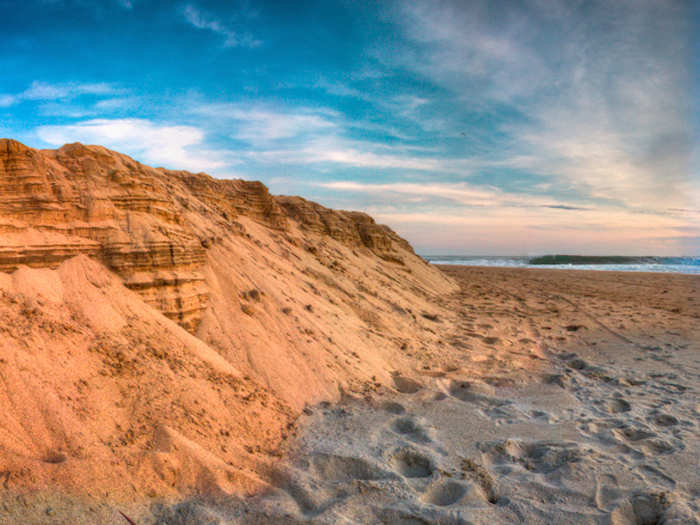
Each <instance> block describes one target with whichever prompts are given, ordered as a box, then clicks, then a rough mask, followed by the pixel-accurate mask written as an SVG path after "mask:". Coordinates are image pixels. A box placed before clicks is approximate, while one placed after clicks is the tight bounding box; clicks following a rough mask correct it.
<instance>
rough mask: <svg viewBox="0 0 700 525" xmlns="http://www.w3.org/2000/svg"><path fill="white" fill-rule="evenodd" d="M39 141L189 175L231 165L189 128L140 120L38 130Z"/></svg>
mask: <svg viewBox="0 0 700 525" xmlns="http://www.w3.org/2000/svg"><path fill="white" fill-rule="evenodd" d="M36 134H37V136H38V137H39V139H40V140H42V141H43V142H45V143H47V144H50V145H52V146H61V145H63V144H66V143H70V142H83V143H86V144H99V145H102V146H107V147H108V148H112V149H115V150H117V151H120V152H125V153H128V154H130V155H133V156H135V157H137V158H138V159H139V160H142V161H144V162H146V163H149V164H154V165H163V166H166V167H169V168H173V169H189V170H192V171H197V172H199V171H202V170H217V169H219V168H223V167H225V166H227V165H231V164H233V163H235V158H233V157H232V156H231V155H230V154H228V153H227V152H224V151H220V150H210V149H207V148H206V146H205V143H204V139H205V133H204V131H203V130H201V129H199V128H196V127H193V126H174V125H168V124H161V123H156V122H151V121H149V120H144V119H111V120H110V119H94V120H86V121H82V122H78V123H76V124H68V125H57V126H40V127H39V128H37V130H36Z"/></svg>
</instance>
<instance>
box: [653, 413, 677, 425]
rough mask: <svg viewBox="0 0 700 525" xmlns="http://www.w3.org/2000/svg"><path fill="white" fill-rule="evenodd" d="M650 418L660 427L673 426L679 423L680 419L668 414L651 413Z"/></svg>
mask: <svg viewBox="0 0 700 525" xmlns="http://www.w3.org/2000/svg"><path fill="white" fill-rule="evenodd" d="M649 419H650V420H651V422H652V423H654V424H655V425H657V426H659V427H672V426H675V425H677V424H678V420H677V419H676V418H675V417H673V416H671V415H668V414H662V413H658V414H651V415H650V417H649Z"/></svg>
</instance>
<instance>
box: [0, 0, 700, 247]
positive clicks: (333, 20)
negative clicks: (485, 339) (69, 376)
mask: <svg viewBox="0 0 700 525" xmlns="http://www.w3.org/2000/svg"><path fill="white" fill-rule="evenodd" d="M699 20H700V11H699V10H698V6H697V3H694V2H691V1H687V2H682V1H672V0H669V1H663V2H662V1H657V0H629V1H624V2H622V1H621V2H609V1H601V2H596V1H577V0H532V1H527V2H515V1H502V2H495V1H486V0H484V1H478V0H475V1H470V2H466V1H435V2H428V1H425V2H422V1H415V2H405V1H402V2H392V1H382V2H369V1H366V2H363V1H349V0H348V1H330V0H325V1H300V2H287V1H278V2H253V1H247V2H244V1H241V2H231V1H229V2H212V1H208V2H206V1H204V0H192V1H184V2H177V1H175V2H171V1H168V2H156V1H150V0H104V1H102V2H95V1H89V0H44V1H40V0H28V1H24V2H18V1H7V0H0V49H1V52H0V72H2V75H0V136H7V137H12V138H16V139H18V140H20V141H22V142H24V143H26V144H28V145H30V146H34V147H42V148H47V147H51V148H53V147H57V146H61V145H62V144H64V143H67V142H74V141H80V142H85V143H93V144H102V145H105V146H107V147H110V148H113V149H116V150H118V151H121V152H124V153H127V154H130V155H132V156H133V157H135V158H136V159H138V160H140V161H142V162H145V163H147V164H151V165H156V166H165V167H168V168H173V169H188V170H190V171H205V172H207V173H210V174H212V175H214V176H217V177H223V178H235V177H242V178H247V179H257V180H262V181H263V182H265V183H266V184H267V185H268V186H269V187H270V189H271V190H272V192H273V193H278V194H298V195H303V196H305V197H307V198H311V199H313V200H317V201H319V202H321V203H323V204H325V205H328V206H332V207H337V208H346V209H360V210H364V211H367V212H369V213H371V214H372V215H373V216H375V217H376V218H377V219H378V220H379V221H380V222H383V223H386V224H389V225H390V226H392V227H393V228H394V229H395V230H396V231H398V232H399V233H400V234H402V235H404V236H405V237H406V238H408V239H409V240H410V241H411V242H412V243H413V244H414V246H415V247H416V249H417V250H418V251H419V252H421V253H426V254H427V253H433V254H434V253H442V254H449V253H453V254H536V253H553V252H556V253H587V254H594V253H622V254H669V255H680V254H687V255H698V254H700V157H699V155H698V152H697V144H698V143H699V142H700V134H699V130H700V117H699V114H700V108H699V107H698V104H699V102H698V101H699V100H700V73H699V72H698V64H699V63H700V43H699V41H700V39H699V38H698V37H697V34H698V29H700V24H698V21H699Z"/></svg>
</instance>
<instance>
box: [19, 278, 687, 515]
mask: <svg viewBox="0 0 700 525" xmlns="http://www.w3.org/2000/svg"><path fill="white" fill-rule="evenodd" d="M441 269H442V270H443V271H444V272H445V273H447V274H448V275H450V276H451V277H452V278H454V279H455V280H456V281H457V282H458V283H459V285H460V291H459V292H457V293H455V294H452V295H450V296H446V297H444V298H443V302H444V305H443V306H445V307H446V308H447V310H441V311H449V312H451V317H449V318H443V317H435V318H434V319H432V328H428V329H429V330H432V331H434V332H435V334H438V335H439V337H440V339H439V341H437V343H436V344H435V345H434V346H433V347H430V348H429V347H427V346H426V347H419V346H417V345H411V344H407V345H405V348H404V352H405V353H406V354H407V356H410V357H411V358H412V360H413V363H414V364H415V366H414V367H413V368H412V369H402V370H392V371H389V372H390V374H391V375H388V377H391V378H392V379H391V380H390V382H388V383H387V382H383V383H382V382H379V381H377V382H376V384H374V385H373V388H372V389H368V390H367V392H369V393H368V394H367V395H365V396H364V397H361V396H358V395H357V394H350V393H348V394H346V395H344V396H343V398H342V400H341V401H340V403H337V404H332V403H329V402H325V403H321V404H319V405H316V406H309V407H307V408H306V409H305V410H304V414H303V415H302V417H301V418H300V420H299V421H298V431H297V432H296V436H295V437H290V439H289V441H288V442H287V443H286V449H285V451H286V452H285V455H284V456H283V457H282V458H281V459H280V460H279V461H278V462H277V463H274V464H272V466H271V467H270V468H269V471H268V472H266V473H263V474H262V477H263V478H265V479H266V480H267V483H269V488H268V489H267V490H265V491H264V492H263V493H262V494H259V495H257V496H253V497H250V498H246V499H240V498H235V497H231V496H226V497H223V498H220V499H219V500H216V499H212V498H208V499H206V500H205V499H199V498H195V499H190V500H187V501H180V502H177V503H172V502H168V503H165V502H163V503H157V502H154V503H152V504H150V506H148V507H147V508H137V507H134V508H133V509H128V508H125V507H121V509H123V510H126V511H127V513H128V514H129V515H130V516H131V518H132V519H133V520H134V522H135V523H138V524H139V525H142V524H149V523H158V524H169V525H171V524H182V525H184V524H199V523H206V524H212V523H216V524H228V523H240V524H243V523H246V524H248V523H363V524H364V523H381V524H422V523H443V524H468V523H471V524H475V525H476V524H489V525H493V524H500V523H528V524H538V523H541V524H545V523H546V524H553V523H561V524H579V523H581V524H583V523H586V524H612V525H651V524H660V523H663V524H665V525H671V524H674V525H681V524H683V525H686V524H693V523H699V520H698V516H699V515H700V508H699V501H700V460H699V459H698V458H700V423H699V420H700V396H699V395H698V390H699V388H700V331H699V329H698V326H700V319H699V318H700V294H699V293H698V292H699V291H700V278H698V277H695V276H684V275H668V274H641V273H616V272H584V271H568V270H531V269H505V268H476V267H449V266H445V267H441ZM47 502H48V503H47V504H51V502H50V501H48V500H47ZM44 507H45V505H34V506H33V508H36V509H41V511H42V512H43V509H44ZM80 508H82V507H76V508H73V509H71V508H69V507H66V506H65V505H64V504H63V503H57V504H55V505H53V509H54V510H55V512H56V514H55V516H54V517H53V518H47V520H48V521H46V522H47V523H48V522H51V523H62V522H65V523H69V522H71V521H61V519H62V518H61V516H67V517H71V516H72V517H73V518H75V516H76V515H78V511H79V509H80ZM119 510H120V509H117V508H116V507H112V508H110V507H103V508H100V509H97V511H96V512H95V514H94V515H93V516H94V518H93V519H95V520H98V521H96V522H100V523H115V524H117V523H122V524H125V523H127V521H126V520H125V519H124V518H123V517H122V516H121V515H120V514H119V513H118V511H119ZM27 518H28V520H29V521H30V522H37V523H39V522H42V521H41V516H39V515H37V516H34V517H32V516H27ZM85 519H89V516H85ZM73 522H75V523H77V522H78V521H73ZM80 522H81V523H82V521H80ZM86 523H87V521H86Z"/></svg>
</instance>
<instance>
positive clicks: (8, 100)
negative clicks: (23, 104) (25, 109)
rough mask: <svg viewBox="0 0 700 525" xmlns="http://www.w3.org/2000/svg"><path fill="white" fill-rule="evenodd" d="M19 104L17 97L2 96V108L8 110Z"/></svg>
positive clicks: (0, 104)
mask: <svg viewBox="0 0 700 525" xmlns="http://www.w3.org/2000/svg"><path fill="white" fill-rule="evenodd" d="M16 102H17V97H16V96H15V95H3V94H0V108H6V107H9V106H12V105H13V104H15V103H16Z"/></svg>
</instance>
